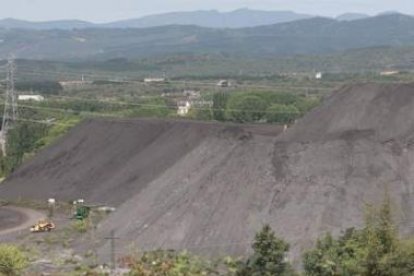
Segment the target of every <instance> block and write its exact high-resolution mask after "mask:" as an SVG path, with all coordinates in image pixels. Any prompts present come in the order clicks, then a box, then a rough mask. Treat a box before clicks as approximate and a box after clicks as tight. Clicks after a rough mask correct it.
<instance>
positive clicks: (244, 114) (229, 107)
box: [212, 92, 319, 124]
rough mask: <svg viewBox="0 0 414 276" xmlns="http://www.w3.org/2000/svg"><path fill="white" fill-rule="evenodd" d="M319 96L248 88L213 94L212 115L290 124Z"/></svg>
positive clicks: (223, 118) (309, 107)
mask: <svg viewBox="0 0 414 276" xmlns="http://www.w3.org/2000/svg"><path fill="white" fill-rule="evenodd" d="M318 103H319V100H318V99H315V98H307V97H304V96H299V95H294V94H289V93H270V92H245V93H234V94H230V95H228V94H226V93H223V92H219V93H216V94H214V95H213V108H212V117H213V119H214V120H217V121H235V122H259V121H261V122H269V123H280V124H290V123H292V122H293V121H294V120H296V119H297V118H299V117H300V116H302V115H304V114H305V113H306V112H308V111H309V110H310V109H312V108H313V107H315V106H316V105H318Z"/></svg>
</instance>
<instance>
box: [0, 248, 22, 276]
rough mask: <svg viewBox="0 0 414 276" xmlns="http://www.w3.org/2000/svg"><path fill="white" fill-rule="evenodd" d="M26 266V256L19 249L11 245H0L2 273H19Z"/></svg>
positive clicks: (0, 267) (0, 270) (0, 271)
mask: <svg viewBox="0 0 414 276" xmlns="http://www.w3.org/2000/svg"><path fill="white" fill-rule="evenodd" d="M26 266H27V258H26V256H25V255H24V254H23V252H22V251H20V249H18V248H17V247H16V246H13V245H7V244H1V245H0V273H1V274H2V275H10V276H11V275H21V274H20V272H21V271H22V270H23V269H24V268H25V267H26Z"/></svg>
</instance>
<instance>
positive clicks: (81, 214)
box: [73, 205, 91, 220]
mask: <svg viewBox="0 0 414 276" xmlns="http://www.w3.org/2000/svg"><path fill="white" fill-rule="evenodd" d="M90 211H91V207H88V206H83V205H82V206H77V207H76V210H75V213H74V214H73V218H74V219H77V220H84V219H87V218H88V217H89V213H90Z"/></svg>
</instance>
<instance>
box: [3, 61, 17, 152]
mask: <svg viewBox="0 0 414 276" xmlns="http://www.w3.org/2000/svg"><path fill="white" fill-rule="evenodd" d="M15 70H16V66H15V64H14V58H13V57H11V58H9V60H8V62H7V80H6V81H7V84H6V86H7V87H6V94H5V98H4V112H3V121H2V124H1V132H0V144H1V150H2V153H3V155H4V156H6V155H7V152H6V144H7V133H8V131H9V130H10V128H11V127H12V125H13V123H14V122H15V121H16V120H17V95H16V91H15V89H14V77H15Z"/></svg>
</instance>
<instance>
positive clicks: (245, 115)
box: [226, 94, 268, 123]
mask: <svg viewBox="0 0 414 276" xmlns="http://www.w3.org/2000/svg"><path fill="white" fill-rule="evenodd" d="M267 107H268V104H267V103H266V101H264V100H263V99H261V98H260V97H258V96H253V95H249V94H242V95H234V96H232V97H230V99H229V101H228V103H227V109H226V117H227V119H229V120H231V121H236V122H241V123H242V122H254V121H260V120H262V119H263V118H264V116H265V114H266V109H267Z"/></svg>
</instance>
